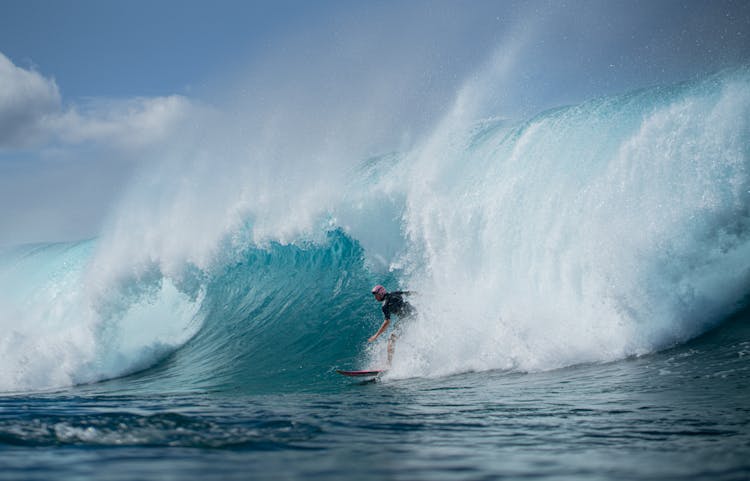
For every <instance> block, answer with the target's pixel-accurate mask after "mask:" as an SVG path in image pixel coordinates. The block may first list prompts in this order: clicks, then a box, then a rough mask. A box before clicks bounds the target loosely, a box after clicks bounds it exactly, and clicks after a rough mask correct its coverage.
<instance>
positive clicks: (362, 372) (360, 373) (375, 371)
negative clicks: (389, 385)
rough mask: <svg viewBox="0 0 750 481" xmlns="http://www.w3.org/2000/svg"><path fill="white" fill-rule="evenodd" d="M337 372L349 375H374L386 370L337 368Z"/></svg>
mask: <svg viewBox="0 0 750 481" xmlns="http://www.w3.org/2000/svg"><path fill="white" fill-rule="evenodd" d="M336 372H337V373H339V374H341V375H342V376H349V377H373V376H377V375H378V374H380V373H383V372H385V371H384V370H381V369H377V370H374V371H342V370H341V369H336Z"/></svg>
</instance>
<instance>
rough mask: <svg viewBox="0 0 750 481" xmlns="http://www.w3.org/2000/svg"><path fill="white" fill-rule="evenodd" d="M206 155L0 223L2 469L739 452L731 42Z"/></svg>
mask: <svg viewBox="0 0 750 481" xmlns="http://www.w3.org/2000/svg"><path fill="white" fill-rule="evenodd" d="M215 162H218V161H217V160H216V159H212V158H210V156H209V157H201V158H196V159H192V161H191V162H181V161H176V160H171V161H170V160H165V162H164V164H163V165H160V166H158V167H148V168H146V169H147V170H146V171H145V172H144V173H143V174H142V175H141V176H140V177H139V178H137V179H136V180H135V181H134V183H133V185H132V186H131V187H130V188H129V189H128V191H127V192H126V193H125V194H124V196H123V199H122V201H121V203H120V204H119V206H118V208H117V209H116V210H115V211H114V212H113V213H112V218H111V221H110V222H109V223H108V224H107V225H106V226H105V227H104V228H103V231H102V234H101V235H100V236H98V237H96V238H94V239H86V240H81V241H78V242H65V243H40V244H32V245H21V246H13V247H6V248H4V249H2V250H0V328H1V330H0V332H2V334H0V358H1V359H2V362H1V364H0V393H1V394H0V479H2V480H6V479H7V480H36V479H38V480H45V481H46V480H49V479H56V480H78V479H82V480H83V479H86V480H88V479H96V480H126V479H127V480H131V479H139V480H168V479H179V480H191V479H196V480H198V479H200V480H207V479H216V480H231V479H274V480H276V479H324V480H329V479H330V480H335V479H342V480H344V479H346V480H350V479H357V480H368V479H373V480H376V479H377V480H382V479H403V480H431V481H433V480H467V479H471V480H482V479H488V480H489V479H493V480H494V479H555V480H559V479H570V480H600V479H601V480H609V479H612V480H651V479H653V480H693V479H696V480H697V479H700V480H711V481H716V480H746V479H750V401H748V399H750V311H749V310H748V305H749V304H748V300H749V299H750V70H748V69H747V68H738V69H732V70H727V71H722V72H718V73H715V74H712V75H708V76H704V77H701V78H696V79H692V80H690V81H686V82H683V83H679V84H672V85H661V86H654V87H650V88H646V89H642V90H639V91H635V92H629V93H624V94H622V95H618V96H610V97H602V98H595V99H591V100H589V101H586V102H584V103H581V104H579V105H572V106H567V107H561V108H558V109H554V110H551V111H547V112H542V113H540V114H538V115H537V116H535V117H533V118H530V119H525V120H523V121H520V122H516V121H510V120H507V119H486V120H482V121H476V120H472V121H471V122H467V121H466V120H465V119H462V118H460V117H453V118H452V117H450V116H449V117H448V118H447V119H446V121H445V122H443V123H442V124H441V125H440V126H438V127H437V128H436V129H435V132H434V133H433V135H431V136H429V137H428V138H426V139H425V140H424V141H423V142H421V143H419V145H417V146H415V147H414V148H412V149H410V150H408V151H404V152H393V153H387V154H383V155H378V156H374V157H370V158H366V159H354V160H353V161H352V162H350V163H349V165H350V166H351V168H350V169H348V170H343V171H340V172H336V171H328V170H324V169H321V168H320V166H319V165H309V164H308V163H306V162H302V163H301V164H299V165H297V164H294V163H291V164H290V165H289V166H286V167H283V166H282V168H291V171H294V169H296V168H299V169H302V171H301V172H300V173H299V175H298V177H295V178H294V179H292V180H289V181H285V182H291V183H292V184H291V185H288V184H285V183H284V182H278V181H274V182H269V181H268V178H266V177H263V176H262V175H260V176H259V175H257V173H258V168H259V166H261V167H262V166H263V165H264V163H269V162H270V161H269V160H268V159H265V158H262V159H254V160H253V159H245V160H243V162H240V163H238V164H237V165H235V164H234V163H232V162H229V163H228V164H225V165H223V168H222V169H214V168H213V166H214V165H215ZM274 162H276V161H275V160H274ZM290 162H291V161H290ZM248 165H249V166H250V167H248ZM232 166H234V167H235V170H234V171H231V170H230V173H229V174H227V169H230V168H231V167H232ZM290 166H291V167H290ZM149 169H150V170H149ZM304 169H308V170H304ZM214 171H217V172H218V173H215V172H214ZM271 178H273V177H271ZM295 179H296V180H295ZM375 284H383V285H385V286H386V287H387V288H388V289H390V290H396V289H409V290H412V291H414V292H415V294H414V296H413V297H412V298H411V299H410V302H412V303H413V304H414V306H415V307H416V308H417V310H418V315H417V316H416V318H414V319H412V320H409V321H406V320H400V319H394V321H395V323H396V324H397V325H399V328H400V337H399V339H398V342H397V344H396V351H395V356H394V359H393V363H392V365H391V366H390V369H389V370H388V371H387V372H386V373H385V374H384V375H383V376H381V377H379V378H377V379H375V380H372V381H366V382H363V381H360V380H356V379H355V380H353V379H349V378H345V377H342V376H340V375H338V374H337V373H336V372H335V370H336V369H372V368H382V367H385V363H386V357H385V349H386V347H385V342H386V338H387V336H382V339H380V340H379V341H378V342H375V343H368V342H367V338H368V337H369V336H371V335H372V334H373V333H374V332H375V331H376V330H377V328H378V326H379V325H380V323H381V322H382V318H381V317H380V316H381V314H380V306H379V305H378V303H377V302H375V301H374V300H373V298H372V296H371V295H370V289H371V288H372V286H373V285H375Z"/></svg>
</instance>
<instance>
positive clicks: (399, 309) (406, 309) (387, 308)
mask: <svg viewBox="0 0 750 481" xmlns="http://www.w3.org/2000/svg"><path fill="white" fill-rule="evenodd" d="M409 294H411V292H408V291H395V292H389V293H388V294H386V295H385V299H384V300H383V316H385V319H390V318H391V314H396V315H397V316H398V317H400V318H402V319H403V318H404V317H410V316H413V315H414V308H413V307H412V306H411V304H409V303H408V302H406V301H405V300H404V296H408V295H409Z"/></svg>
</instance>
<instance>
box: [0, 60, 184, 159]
mask: <svg viewBox="0 0 750 481" xmlns="http://www.w3.org/2000/svg"><path fill="white" fill-rule="evenodd" d="M192 108H193V106H192V103H191V102H190V101H189V100H188V99H187V98H185V97H182V96H179V95H171V96H167V97H151V98H149V97H139V98H134V99H127V100H102V99H95V100H91V101H88V102H87V103H85V104H84V105H78V106H75V105H74V106H71V107H67V108H63V105H62V100H61V96H60V91H59V88H58V86H57V84H56V83H55V80H54V79H50V78H45V77H44V76H42V75H41V74H40V73H39V72H36V71H33V70H26V69H23V68H21V67H18V66H16V65H14V64H13V62H11V61H10V59H8V58H7V57H6V56H5V55H3V54H2V53H0V149H2V148H19V147H40V146H45V145H49V144H62V145H75V144H81V143H85V142H99V143H104V144H107V145H112V146H117V147H126V148H130V147H143V146H146V145H150V144H153V143H156V142H158V141H160V140H164V139H166V138H167V137H168V136H169V134H170V133H172V132H173V131H174V129H175V128H176V127H177V126H178V125H179V124H180V122H181V121H182V120H184V119H186V118H188V116H189V112H190V111H191V109H192Z"/></svg>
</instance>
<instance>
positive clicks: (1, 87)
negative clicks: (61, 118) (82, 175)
mask: <svg viewBox="0 0 750 481" xmlns="http://www.w3.org/2000/svg"><path fill="white" fill-rule="evenodd" d="M60 109H61V100H60V91H59V89H58V88H57V84H56V83H55V81H54V80H53V79H46V78H44V77H43V76H42V75H41V74H39V73H38V72H34V71H32V70H24V69H22V68H20V67H16V66H15V65H13V63H12V62H11V61H10V60H9V59H8V57H6V56H5V55H3V54H2V53H0V147H20V146H27V145H30V144H34V143H36V142H38V141H39V140H41V138H42V137H44V133H43V131H44V130H45V129H44V127H43V126H42V123H43V122H44V121H45V119H48V118H49V117H50V116H52V117H54V116H56V115H59V113H60Z"/></svg>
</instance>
